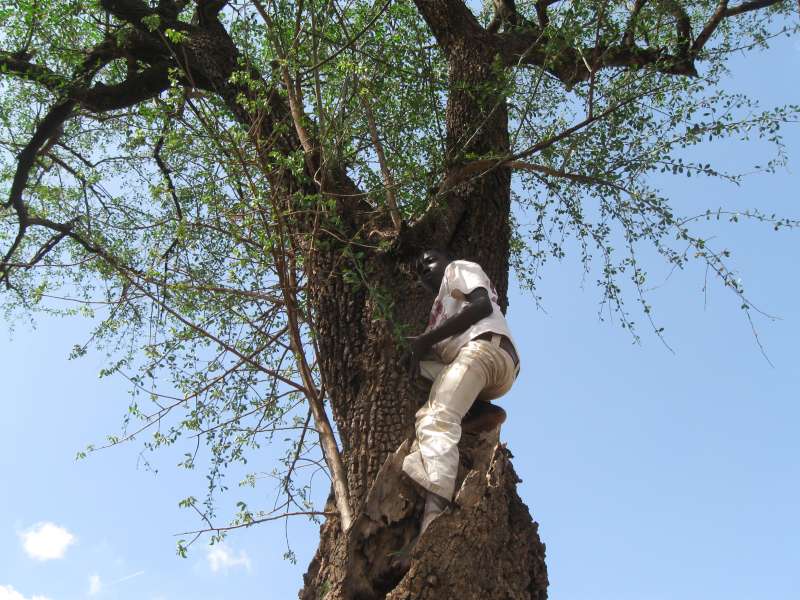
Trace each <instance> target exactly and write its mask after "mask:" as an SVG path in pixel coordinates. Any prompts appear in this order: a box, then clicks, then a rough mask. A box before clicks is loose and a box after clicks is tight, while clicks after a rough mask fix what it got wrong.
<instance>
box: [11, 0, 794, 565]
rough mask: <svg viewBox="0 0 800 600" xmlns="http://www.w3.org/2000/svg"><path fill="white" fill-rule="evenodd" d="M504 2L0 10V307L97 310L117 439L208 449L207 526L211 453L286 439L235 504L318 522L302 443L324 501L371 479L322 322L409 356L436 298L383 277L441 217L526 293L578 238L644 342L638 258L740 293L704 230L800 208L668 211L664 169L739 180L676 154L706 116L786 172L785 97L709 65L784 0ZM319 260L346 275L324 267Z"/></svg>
mask: <svg viewBox="0 0 800 600" xmlns="http://www.w3.org/2000/svg"><path fill="white" fill-rule="evenodd" d="M501 6H504V7H505V8H503V9H502V10H500V11H498V12H497V14H498V15H500V16H502V17H503V18H498V19H496V20H494V21H493V18H494V17H495V12H496V11H495V8H494V6H492V5H491V4H489V3H486V4H484V5H479V4H477V3H474V2H469V3H465V2H462V0H416V1H415V2H411V1H407V0H394V1H392V0H378V1H377V2H375V3H372V2H365V1H362V0H348V1H340V0H269V1H267V0H231V1H224V0H197V1H196V2H188V1H185V0H158V1H155V0H153V1H149V2H148V1H145V0H99V1H93V0H58V1H55V0H19V1H15V2H9V1H3V2H1V3H0V197H2V198H3V208H2V213H0V256H1V257H2V263H0V284H2V286H3V288H4V290H3V306H4V309H5V311H6V316H7V317H8V318H15V317H19V316H20V315H27V314H30V313H32V312H35V311H42V310H44V311H55V312H63V313H74V312H83V313H86V314H89V315H92V316H95V317H96V318H97V323H98V324H97V326H96V328H95V329H94V331H93V335H92V340H91V343H95V344H99V345H101V346H102V347H104V348H106V349H107V350H108V352H109V357H110V359H109V361H110V362H109V366H108V368H107V369H105V370H104V372H103V374H104V375H111V374H122V375H124V376H125V377H127V378H129V379H130V381H131V384H132V386H133V389H134V398H133V401H132V403H131V405H130V408H129V411H128V414H127V416H126V417H125V429H124V432H123V433H122V434H120V435H117V436H112V437H110V438H109V439H108V443H109V444H116V443H120V442H122V441H125V440H127V439H131V438H133V437H135V436H144V435H147V436H148V437H147V438H145V439H147V440H148V441H147V442H146V444H147V446H148V447H150V448H157V447H159V446H162V445H169V444H174V443H176V442H178V441H179V440H182V439H188V440H191V441H189V442H188V443H187V454H186V460H185V462H184V463H183V465H182V466H184V467H187V468H193V467H194V466H195V457H196V453H197V448H198V447H199V444H200V443H201V442H202V443H204V444H205V445H206V446H207V447H208V448H209V449H210V450H211V452H210V457H211V458H210V463H209V465H208V468H209V471H210V472H209V494H208V497H207V499H206V500H205V502H199V501H197V500H196V499H195V498H188V499H186V500H185V505H186V506H187V507H194V508H196V509H197V510H198V512H199V513H200V514H201V515H202V518H203V519H204V521H205V522H206V523H207V525H208V529H211V530H213V531H216V532H217V533H219V529H220V527H221V525H220V524H218V523H216V521H215V520H214V501H213V498H214V492H215V491H216V490H217V489H218V487H219V486H220V485H224V480H223V477H224V472H225V468H226V466H227V465H229V464H231V463H232V462H246V461H247V457H248V453H249V452H250V451H251V450H252V449H254V448H256V447H258V446H259V445H260V444H264V443H266V442H270V441H274V442H275V443H278V441H279V440H282V439H284V438H287V441H286V444H285V459H284V461H283V464H282V465H278V466H276V468H275V471H274V472H273V476H274V477H275V478H277V480H278V482H279V484H280V492H279V495H280V496H281V498H282V500H281V501H280V502H279V503H278V505H277V507H276V508H274V509H270V508H264V507H258V508H250V507H248V506H247V505H246V504H244V503H241V504H240V505H239V507H238V513H237V516H236V517H235V519H234V521H233V523H231V524H229V525H233V526H239V525H249V524H252V523H254V522H256V521H259V520H268V519H272V518H277V517H281V516H283V515H285V514H289V513H291V514H294V513H311V514H315V513H324V514H328V515H329V514H330V512H331V510H332V509H331V508H330V507H329V508H327V509H322V508H320V507H317V508H314V507H312V506H310V504H309V503H308V501H307V488H306V486H307V480H305V479H302V477H301V478H300V479H298V478H297V477H298V476H297V472H298V469H299V468H300V466H301V465H312V466H318V467H320V468H325V469H326V470H330V471H332V477H333V479H334V482H336V481H340V482H341V484H342V485H341V486H340V488H337V489H336V490H335V495H336V497H337V505H336V506H337V510H338V512H339V513H340V514H341V516H342V517H343V518H344V512H345V511H346V510H347V509H346V508H343V507H346V506H347V505H348V504H349V505H350V506H351V507H352V508H353V510H354V511H355V512H356V513H357V512H358V506H359V505H360V504H359V503H360V499H361V498H363V497H364V495H365V493H366V489H362V487H364V485H366V484H367V483H368V482H366V483H365V484H363V485H362V484H361V483H358V477H357V476H356V473H358V472H362V471H363V472H365V473H370V474H371V475H370V477H371V476H374V471H375V470H376V469H377V467H373V466H372V465H373V463H375V464H378V465H379V464H380V463H381V462H382V460H383V456H385V453H386V451H387V449H388V448H384V447H383V446H381V447H380V450H376V458H375V459H374V461H367V462H368V464H367V466H364V465H362V464H360V463H359V464H356V463H358V461H356V460H355V459H353V458H352V456H354V455H352V454H350V453H352V452H353V448H354V447H355V446H356V445H357V442H356V441H354V440H355V439H356V438H355V437H351V436H350V434H349V433H348V432H346V431H345V429H347V427H346V425H345V424H347V423H350V421H349V419H350V417H351V416H352V414H355V413H354V412H353V411H352V410H351V408H352V406H354V405H353V403H352V402H351V401H350V400H347V401H344V400H342V401H341V402H340V403H338V404H337V402H338V401H337V399H336V394H337V393H338V392H337V390H340V389H341V388H342V386H343V385H352V386H354V385H356V384H355V383H353V382H352V381H350V380H346V379H342V378H341V377H343V376H341V374H339V375H337V377H339V379H336V378H335V377H334V376H333V375H332V373H334V372H335V371H336V368H334V366H331V365H332V364H333V362H335V361H339V363H341V364H342V365H352V364H353V363H352V362H349V361H353V360H355V357H351V356H350V354H349V353H350V352H351V350H349V349H346V348H344V347H341V346H337V345H336V344H334V343H333V342H331V340H332V339H333V338H335V337H336V336H341V335H346V334H343V333H342V332H341V331H339V330H337V329H336V326H337V319H338V322H339V325H340V326H341V327H342V328H345V327H348V326H350V325H352V322H350V321H349V318H350V317H349V316H348V315H351V314H355V313H352V310H355V309H352V308H348V307H346V306H344V304H347V303H348V302H350V300H347V298H350V297H352V298H354V300H352V302H353V303H356V304H358V303H360V304H359V306H361V307H362V308H359V309H358V310H359V311H361V312H358V315H362V314H368V315H369V320H370V321H371V322H375V323H380V324H381V325H380V327H381V328H382V329H380V331H381V332H383V334H382V335H385V339H384V342H383V343H384V344H389V345H392V344H393V345H394V346H396V347H397V348H402V341H401V340H402V336H403V335H404V334H405V333H408V332H410V331H411V330H412V329H413V328H415V327H416V326H417V324H418V323H419V318H420V315H422V314H423V313H424V312H425V310H424V307H423V308H419V307H414V308H408V307H404V306H401V303H400V302H399V301H398V299H397V294H396V293H395V291H394V290H391V286H390V285H389V283H387V282H388V281H390V280H391V278H392V277H394V275H393V273H395V274H396V273H400V272H402V273H403V275H402V276H403V277H408V269H406V270H403V268H402V265H403V264H406V263H407V260H406V259H407V257H408V256H409V255H411V254H413V252H414V251H415V250H417V249H419V248H420V247H421V246H423V245H424V244H426V243H430V242H431V241H432V240H434V239H436V240H444V241H445V242H446V243H448V244H450V245H451V246H452V247H453V248H454V249H455V250H456V252H460V253H462V254H465V255H469V256H479V255H480V250H478V249H477V246H478V245H479V244H478V241H477V238H478V237H479V236H480V235H483V234H482V233H481V232H482V231H485V232H486V236H487V238H488V239H491V240H494V241H495V242H496V244H497V246H498V248H499V250H498V252H499V253H500V254H501V255H502V256H500V258H498V259H497V260H495V261H492V260H489V261H488V266H487V270H488V271H489V272H490V274H491V275H492V276H493V278H494V279H495V280H497V281H498V283H499V288H500V291H501V296H503V297H505V290H506V285H507V279H506V278H507V275H508V265H509V264H510V265H511V267H512V268H513V270H514V272H515V274H516V276H517V277H518V278H519V280H520V281H521V282H523V283H524V284H525V285H526V286H527V287H528V289H530V290H531V294H532V296H533V298H534V301H535V299H536V298H537V295H536V284H537V281H538V279H539V277H540V273H541V268H542V266H543V265H544V264H545V263H546V262H547V261H548V260H553V259H556V260H561V259H564V258H574V259H575V260H580V261H582V262H583V264H584V265H585V267H586V270H587V273H589V274H591V276H592V277H593V278H594V279H596V281H597V284H598V288H599V293H600V299H601V301H602V302H603V303H605V304H606V305H607V306H608V308H609V309H610V310H611V311H612V312H614V313H615V314H616V315H617V316H618V317H619V320H620V322H621V324H622V325H623V327H625V328H626V329H629V330H630V331H631V332H632V334H633V335H634V336H636V335H637V333H636V331H637V329H636V327H635V323H636V322H637V321H641V320H642V319H643V318H644V320H645V321H647V320H648V319H650V316H651V306H650V304H649V302H648V299H647V291H646V290H647V287H648V286H647V281H648V279H647V273H646V272H645V270H644V269H643V268H642V267H641V266H640V264H639V261H638V259H637V257H638V256H639V255H640V253H641V252H642V251H647V252H649V251H651V250H655V251H657V252H658V253H659V254H660V255H661V256H663V258H664V260H665V261H666V263H667V264H669V265H672V266H674V267H675V268H681V267H683V266H684V265H685V264H686V262H687V261H689V260H692V259H697V260H700V261H704V262H705V263H706V264H707V265H708V266H709V268H710V269H711V270H712V271H713V272H714V273H716V275H717V276H718V277H719V279H720V281H721V283H722V284H723V285H724V286H725V287H727V288H728V289H730V291H731V292H732V293H733V294H734V295H735V296H737V297H738V301H739V302H740V303H741V306H742V308H743V309H744V310H745V311H746V312H747V314H749V311H750V310H751V309H752V308H753V307H752V304H751V303H750V301H749V299H748V297H747V296H746V294H745V290H744V289H743V288H742V287H741V286H740V284H739V283H738V280H737V278H736V277H735V275H734V272H733V271H732V269H731V267H729V266H728V259H729V251H728V249H726V248H723V247H715V246H714V245H713V244H712V243H711V242H709V241H708V240H705V239H703V238H702V237H701V236H700V235H699V234H695V233H694V232H693V228H692V226H693V224H694V223H695V222H697V221H698V220H702V219H707V218H716V219H726V220H731V221H736V220H738V219H743V218H752V219H756V220H759V221H764V222H766V223H768V224H770V226H773V227H775V228H781V227H793V226H795V225H797V222H795V221H792V220H790V219H785V218H782V217H780V216H776V215H771V214H762V213H761V212H759V211H758V207H754V208H753V210H752V211H750V212H747V213H735V212H730V211H727V210H726V208H725V207H717V206H703V207H701V208H698V209H697V210H696V211H694V212H692V213H691V214H678V212H676V210H675V209H674V208H673V205H672V203H671V202H670V199H669V198H668V197H665V196H664V195H663V194H662V193H661V192H660V191H659V190H658V189H657V188H656V187H654V185H653V183H652V181H653V177H652V176H653V174H657V173H664V172H666V173H672V174H675V175H676V176H686V177H719V178H724V179H727V180H729V181H731V182H732V183H736V182H738V181H739V180H740V178H741V177H742V174H741V173H737V172H725V171H723V170H721V169H719V168H718V167H716V166H715V165H713V164H710V163H709V162H707V161H705V160H703V159H702V158H700V159H698V158H696V157H697V155H698V153H692V152H690V150H691V149H692V148H693V147H695V146H698V145H699V144H701V143H707V142H709V141H713V140H715V139H717V138H731V137H733V138H737V139H743V140H747V139H751V138H758V139H762V140H765V141H767V142H769V143H770V144H771V147H772V148H773V152H772V153H771V154H770V155H767V156H758V157H756V158H755V160H754V161H753V164H752V165H748V170H750V171H752V170H762V171H764V170H765V171H771V170H774V169H775V168H777V167H779V166H781V165H782V164H784V162H785V159H786V157H785V155H784V153H783V151H782V150H783V147H782V144H781V137H780V128H781V126H782V125H783V124H784V123H787V122H796V120H797V117H798V112H800V106H797V105H786V106H777V107H762V106H760V105H759V102H758V99H757V98H749V97H745V96H743V95H740V94H736V93H731V92H728V91H726V89H725V88H724V86H722V85H721V84H720V82H721V79H722V78H723V77H724V76H725V75H726V74H727V73H728V71H727V67H726V64H727V60H728V58H729V57H730V56H731V55H732V54H733V53H737V52H743V51H750V50H753V49H756V48H760V47H766V46H768V45H769V42H770V40H771V39H772V38H774V37H775V36H779V35H792V34H795V33H796V32H797V29H798V21H797V6H796V4H794V3H792V2H790V1H788V0H782V1H781V0H746V1H744V2H741V3H732V2H728V0H693V1H688V0H687V1H682V0H635V1H632V2H625V3H622V2H601V1H597V0H572V1H563V0H536V1H535V2H526V3H522V2H520V3H519V4H518V5H517V6H516V7H514V4H513V2H512V3H511V4H510V5H506V4H503V5H501ZM509 7H510V8H509ZM495 205H496V206H495ZM492 206H495V208H496V211H497V213H498V214H499V215H500V216H499V217H497V223H499V225H497V226H496V227H495V226H493V225H491V226H490V225H488V223H489V222H490V221H491V220H492V219H493V218H494V217H491V218H487V216H486V214H487V213H485V212H483V211H487V210H495V209H494V208H492ZM509 207H510V208H509ZM492 222H494V221H492ZM484 223H487V224H485V225H484ZM570 238H571V239H574V240H576V241H577V242H578V244H577V247H578V248H579V249H580V250H579V252H578V254H577V255H576V256H575V257H567V255H566V252H567V248H568V247H569V246H570V244H568V243H567V241H566V240H568V239H570ZM321 254H325V256H326V258H325V260H321V259H319V256H320V255H321ZM403 261H406V262H405V263H404V262H403ZM390 264H391V265H392V267H391V268H389V267H387V265H390ZM397 265H400V267H397ZM398 268H399V269H400V270H399V271H397V269H398ZM381 269H384V270H387V269H388V274H387V275H386V276H385V277H384V276H381V275H379V273H380V271H381ZM393 269H394V270H393ZM334 272H335V273H338V274H339V275H338V276H339V277H340V278H341V280H342V282H343V283H342V285H343V286H344V287H341V286H339V287H337V286H336V285H333V284H331V286H330V288H326V287H325V286H326V285H327V282H328V280H331V281H332V279H331V276H330V274H331V273H334ZM334 296H335V297H341V296H344V297H345V298H346V299H345V300H341V299H337V300H336V301H335V302H334V301H333V300H330V299H329V297H334ZM338 302H341V303H342V306H339V304H336V306H337V307H338V308H336V310H339V312H338V313H337V314H338V315H339V316H338V317H337V319H333V320H332V319H327V318H322V315H324V314H325V313H326V311H331V310H334V308H333V305H334V304H335V303H338ZM637 305H638V309H637V308H635V307H636V306H637ZM631 306H633V307H634V308H630V307H631ZM364 307H366V308H364ZM348 311H351V312H348ZM414 311H416V312H414ZM334 312H335V311H334ZM650 322H651V323H652V324H653V325H652V328H653V330H654V332H655V333H656V334H657V335H660V332H661V329H660V327H659V326H658V325H657V324H656V323H655V322H654V321H652V320H651V321H650ZM376 327H377V326H376ZM365 331H367V330H366V329H365ZM369 331H370V332H374V331H377V330H372V329H369ZM376 335H377V334H376ZM371 336H372V334H369V335H368V334H365V337H366V338H370V339H371ZM365 347H366V346H365ZM85 349H86V346H84V345H79V346H76V347H75V349H74V354H75V355H76V356H77V355H80V354H82V353H83V352H85ZM352 353H353V354H357V352H356V351H355V350H352ZM326 365H329V366H326ZM348 368H351V367H348ZM326 369H327V371H326ZM365 369H366V367H365ZM397 369H400V367H399V366H398V367H397ZM336 372H337V373H338V371H336ZM354 377H355V378H356V379H358V377H356V376H354ZM360 381H361V383H363V385H365V386H366V385H367V384H366V383H364V382H366V379H365V378H364V377H362V378H361V380H360ZM342 382H344V383H342ZM348 398H349V397H348ZM325 403H330V405H331V409H330V411H331V413H332V416H333V418H334V425H335V426H336V428H337V429H338V430H339V435H340V436H341V437H342V438H343V440H344V441H340V442H339V445H341V446H342V449H341V451H342V452H343V454H344V457H343V459H337V456H338V454H339V452H340V449H339V448H337V447H336V446H337V442H336V440H335V439H334V435H333V433H332V426H331V425H330V424H328V417H327V414H326V411H325V409H324V408H323V405H324V404H325ZM355 412H357V411H355ZM403 427H404V425H402V424H400V425H398V426H397V429H398V431H402V430H403ZM287 434H291V435H287ZM353 435H354V436H355V434H353ZM356 437H357V436H356ZM392 439H394V438H392ZM365 443H366V442H365ZM320 444H321V445H322V446H323V448H322V454H323V456H324V458H325V461H324V462H322V461H321V460H320V458H319V446H320ZM326 444H328V446H327V447H326ZM387 444H388V442H387ZM90 449H94V447H92V448H90ZM337 460H338V463H337ZM337 464H338V466H337ZM261 470H263V469H261ZM337 470H339V471H341V474H342V477H344V476H345V472H347V473H346V474H347V476H348V477H349V487H348V483H347V482H346V481H345V479H342V478H340V477H338V476H337ZM257 479H258V477H257V475H256V474H255V473H254V474H253V476H252V478H251V479H250V480H249V483H252V484H255V483H256V480H257ZM368 479H369V477H368ZM348 495H349V496H351V498H350V500H347V496H348ZM343 497H344V500H343ZM203 528H206V527H205V525H204V526H203ZM181 551H183V547H182V549H181Z"/></svg>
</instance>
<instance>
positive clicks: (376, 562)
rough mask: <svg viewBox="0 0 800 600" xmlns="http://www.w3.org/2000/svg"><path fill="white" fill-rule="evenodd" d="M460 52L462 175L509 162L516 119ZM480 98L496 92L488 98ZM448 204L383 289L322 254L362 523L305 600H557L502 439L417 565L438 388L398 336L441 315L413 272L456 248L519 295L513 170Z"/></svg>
mask: <svg viewBox="0 0 800 600" xmlns="http://www.w3.org/2000/svg"><path fill="white" fill-rule="evenodd" d="M451 51H452V52H451V62H450V79H451V90H452V92H451V96H450V99H449V103H448V110H447V120H448V140H447V147H448V156H447V162H448V167H449V168H450V169H453V170H455V169H457V168H458V167H459V165H460V164H461V163H463V162H464V161H465V156H468V155H470V154H473V153H478V154H481V155H486V154H488V153H502V152H504V151H506V150H507V149H508V130H507V120H508V116H507V110H506V106H505V99H504V97H503V96H502V95H501V94H498V93H492V92H491V86H488V88H487V85H486V83H487V82H491V81H493V75H492V71H491V69H492V67H491V64H492V60H491V54H490V51H489V50H488V49H487V48H482V47H481V46H480V45H476V44H463V45H462V46H461V47H455V48H451ZM454 57H456V58H454ZM476 89H484V90H485V89H489V90H490V91H487V92H485V93H484V94H483V96H482V97H481V96H480V95H478V94H476V92H475V90H476ZM446 193H447V197H446V198H445V202H444V203H443V205H444V208H443V209H442V210H443V211H444V212H445V213H447V214H444V215H443V218H440V219H437V220H435V221H434V223H433V225H432V226H431V227H429V228H427V229H426V230H424V231H422V232H419V231H414V232H410V233H409V235H408V238H407V240H406V242H407V243H406V244H405V246H404V245H403V243H402V241H401V243H400V244H398V246H397V248H398V251H397V252H395V253H391V252H389V253H385V254H378V253H373V254H367V256H366V258H365V262H366V266H365V269H366V275H367V279H368V281H369V288H370V289H367V287H366V286H354V285H352V284H350V283H347V280H346V279H347V278H346V277H344V275H343V273H342V271H343V267H345V266H346V265H345V264H344V263H343V259H342V254H341V252H336V251H329V252H328V253H327V254H323V253H321V252H320V253H317V254H316V256H315V259H314V261H313V268H312V271H311V273H310V277H309V284H310V288H311V303H312V306H313V308H314V313H315V315H316V323H315V326H316V328H317V331H318V333H319V336H320V338H319V340H320V353H321V355H322V356H321V368H322V374H323V379H324V381H325V384H326V386H327V388H328V389H329V390H330V397H331V407H332V412H333V416H334V420H335V421H336V424H337V426H338V429H339V432H340V436H341V440H342V445H343V451H344V461H345V465H346V468H347V475H348V484H349V489H350V491H351V501H352V503H353V504H354V506H353V512H354V514H355V522H354V524H353V526H352V527H351V529H350V530H349V531H347V532H343V531H342V530H341V527H340V523H339V521H338V519H331V520H329V521H327V522H326V523H325V524H324V525H323V526H322V527H321V530H320V533H321V539H320V546H319V549H318V550H317V553H316V556H315V557H314V559H313V560H312V562H311V564H310V566H309V569H308V572H307V574H306V576H305V587H304V588H303V589H302V590H301V592H300V597H301V598H302V599H303V600H319V599H322V598H325V599H327V600H338V599H343V600H344V599H348V600H350V599H353V600H368V599H370V600H372V599H378V598H387V599H396V600H399V599H407V598H408V599H411V598H414V599H417V598H437V599H442V598H476V599H477V598H480V599H483V600H486V599H494V598H496V599H498V600H500V599H507V598H515V599H516V598H519V599H535V600H540V599H543V598H546V594H547V592H546V590H547V572H546V567H545V563H544V545H543V544H542V543H541V541H540V540H539V537H538V534H537V524H536V523H535V522H533V520H532V519H531V516H530V513H529V511H528V508H527V507H526V506H525V504H524V503H523V502H522V501H521V499H520V498H519V496H518V494H517V492H516V484H517V483H518V481H519V480H518V479H517V476H516V474H515V472H514V469H513V467H512V465H511V461H510V458H511V453H510V452H509V451H508V450H507V449H506V448H505V447H504V446H503V445H502V444H500V443H499V441H498V432H496V431H495V432H493V433H492V434H490V435H487V436H484V437H475V436H468V435H465V436H464V439H462V442H461V444H460V450H461V459H462V460H461V470H460V476H459V481H458V482H457V490H458V491H457V494H456V497H455V499H454V502H453V504H452V505H451V507H450V508H448V510H447V511H446V512H445V514H444V515H443V516H442V517H440V518H439V519H437V520H436V521H434V523H433V524H432V525H431V527H430V528H429V529H428V530H427V531H426V533H425V535H424V536H422V537H421V538H420V539H419V541H418V542H417V544H416V545H414V546H413V550H411V551H408V548H409V542H411V540H413V539H414V538H415V537H416V535H417V533H418V529H419V521H420V516H421V511H422V503H423V500H424V499H423V497H422V496H421V494H420V493H419V490H418V489H416V488H415V486H414V485H413V484H412V483H411V482H410V480H409V479H408V478H406V477H405V476H404V475H403V474H402V471H401V469H400V465H401V464H402V458H403V456H404V455H405V454H406V453H407V448H408V446H409V444H410V442H411V440H412V439H413V435H414V432H413V423H414V413H415V412H416V410H417V408H418V407H419V406H420V405H421V404H422V403H423V402H424V401H425V400H426V397H427V392H428V386H427V385H425V384H423V383H422V381H421V380H420V381H417V382H414V381H411V379H410V377H409V375H408V373H407V372H406V370H405V369H404V368H403V367H402V366H401V361H400V358H401V353H402V346H401V344H399V343H398V342H399V339H398V335H397V330H396V328H395V327H394V325H397V324H401V325H404V326H407V327H408V330H409V331H408V333H418V332H420V331H422V329H423V328H424V325H425V322H426V320H427V316H428V312H429V310H430V305H431V302H432V298H431V297H430V296H429V295H428V294H426V293H425V292H424V291H423V289H422V288H421V287H420V286H418V285H417V283H416V281H415V280H414V277H413V273H412V270H411V262H412V259H413V257H414V255H415V253H416V252H418V251H419V250H421V249H423V248H424V247H425V246H426V245H448V246H450V248H451V249H452V250H453V251H454V253H455V254H456V255H457V256H458V257H463V258H468V259H471V260H476V261H478V262H479V263H480V264H482V265H483V266H484V268H485V269H486V271H487V273H489V275H490V277H491V278H492V279H493V281H494V283H495V286H496V287H497V289H498V292H499V293H500V296H501V302H502V305H503V306H505V305H506V291H507V288H508V240H509V225H508V218H509V206H510V176H509V172H508V170H507V169H495V170H494V171H492V172H491V173H488V174H486V175H483V176H481V177H478V178H476V179H474V180H472V181H468V182H465V183H462V184H461V185H459V186H457V187H456V188H454V189H452V190H447V192H446ZM332 246H333V244H331V247H332ZM386 297H388V298H391V299H392V307H391V311H390V314H389V315H387V314H386V307H385V306H383V304H382V303H381V301H380V299H381V298H386ZM523 361H524V357H523ZM331 507H332V506H331Z"/></svg>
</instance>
